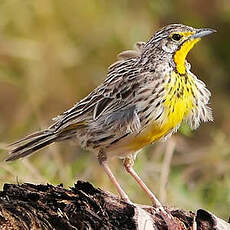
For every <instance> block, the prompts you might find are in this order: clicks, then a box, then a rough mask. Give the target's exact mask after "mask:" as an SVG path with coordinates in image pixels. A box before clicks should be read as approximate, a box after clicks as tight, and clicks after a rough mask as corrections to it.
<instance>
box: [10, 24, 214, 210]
mask: <svg viewBox="0 0 230 230" xmlns="http://www.w3.org/2000/svg"><path fill="white" fill-rule="evenodd" d="M214 32H216V30H214V29H210V28H199V29H196V28H193V27H191V26H186V25H182V24H170V25H167V26H164V27H163V28H161V29H159V30H158V31H156V32H155V33H154V34H153V35H152V37H151V38H150V39H149V40H148V41H147V42H137V43H136V48H135V50H128V51H123V52H122V53H120V54H119V55H118V61H117V62H115V63H114V64H112V65H111V66H110V67H109V68H108V72H107V76H106V78H105V80H104V82H103V83H101V84H100V85H99V86H98V87H97V88H95V89H94V90H93V91H92V92H91V93H89V95H88V96H86V97H85V98H83V99H82V100H80V101H79V102H77V103H76V104H75V105H74V106H73V107H72V108H70V109H68V110H67V111H65V112H64V113H62V114H60V115H58V116H57V117H56V118H54V119H53V120H54V121H53V123H52V124H51V125H50V126H49V127H48V128H47V129H44V130H41V131H38V132H35V133H33V134H31V135H28V136H26V137H25V138H23V139H21V140H19V141H16V142H14V143H12V144H10V149H9V156H8V158H7V159H6V161H13V160H16V159H19V158H22V157H25V156H28V155H30V154H32V153H34V152H35V151H37V150H39V149H42V148H43V147H45V146H47V145H50V144H52V143H54V142H60V141H65V140H74V141H75V142H76V143H77V144H78V145H80V146H81V147H82V148H84V149H86V150H89V151H91V152H93V153H95V155H96V158H97V160H98V162H99V164H100V165H101V166H102V167H103V169H104V171H105V173H106V174H107V175H108V177H109V179H110V180H111V182H112V183H113V184H114V186H115V188H116V190H117V192H118V193H119V195H120V198H121V199H122V200H124V201H127V202H130V200H129V197H128V195H127V194H126V192H125V191H124V190H123V188H122V187H121V186H120V184H119V182H118V181H117V179H116V177H115V176H114V174H113V173H112V171H111V169H110V167H109V163H108V162H109V160H110V159H112V158H114V157H118V158H121V159H122V160H123V165H124V167H125V169H126V171H127V172H128V173H129V174H130V175H131V176H132V177H133V178H134V179H135V180H136V182H137V183H138V184H139V185H140V187H141V188H142V189H143V190H144V191H145V192H146V194H147V196H148V197H149V198H150V199H151V201H152V203H153V205H154V206H156V207H161V206H162V204H161V202H160V201H159V200H158V199H157V197H156V196H155V194H154V193H153V192H152V191H151V190H150V189H149V188H148V187H147V185H145V183H144V182H143V181H142V179H141V178H140V177H139V176H138V174H137V173H136V172H135V171H134V169H133V165H134V161H135V158H136V156H137V153H138V152H139V151H140V150H141V149H142V148H144V147H145V146H147V145H149V144H152V143H155V142H158V141H161V140H166V139H167V138H169V137H170V136H171V135H172V134H173V133H175V132H176V131H177V130H178V128H179V127H180V125H181V123H182V122H185V123H187V124H188V125H189V126H190V127H191V129H196V128H198V126H199V125H200V123H201V122H208V121H212V120H213V116H212V110H211V108H210V107H209V104H210V102H209V101H210V96H211V93H210V91H209V90H208V89H207V88H206V85H205V83H204V82H203V81H201V80H199V79H198V78H197V76H196V75H195V74H193V73H192V72H191V64H190V63H189V62H188V61H187V60H186V58H187V54H188V53H189V51H190V50H191V49H192V48H193V46H194V45H195V44H196V43H197V42H199V41H200V40H201V38H202V37H204V36H206V35H209V34H212V33H214Z"/></svg>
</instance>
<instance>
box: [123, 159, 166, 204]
mask: <svg viewBox="0 0 230 230" xmlns="http://www.w3.org/2000/svg"><path fill="white" fill-rule="evenodd" d="M123 164H124V167H125V169H126V171H127V172H128V173H129V174H130V175H131V176H132V177H133V178H134V179H135V180H136V182H137V183H138V184H139V185H140V186H141V188H142V189H143V190H144V191H145V192H146V194H147V195H148V197H149V198H150V199H151V201H152V202H153V205H154V206H155V207H157V208H159V207H162V204H161V203H160V201H159V200H158V199H157V198H156V196H155V195H154V194H153V193H152V192H151V190H150V189H149V188H148V187H147V186H146V185H145V183H144V182H143V181H142V180H141V178H140V177H139V176H138V175H137V173H136V172H135V171H134V169H133V165H134V160H133V158H131V157H127V158H125V159H124V162H123Z"/></svg>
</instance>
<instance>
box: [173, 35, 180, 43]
mask: <svg viewBox="0 0 230 230" xmlns="http://www.w3.org/2000/svg"><path fill="white" fill-rule="evenodd" d="M181 38H182V36H181V35H180V34H173V36H172V39H173V40H174V41H180V39H181Z"/></svg>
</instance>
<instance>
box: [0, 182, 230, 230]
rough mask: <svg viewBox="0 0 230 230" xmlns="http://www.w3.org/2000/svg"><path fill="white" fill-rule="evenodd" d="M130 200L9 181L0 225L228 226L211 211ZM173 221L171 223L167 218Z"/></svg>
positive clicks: (86, 187) (83, 186) (87, 189)
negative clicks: (139, 203)
mask: <svg viewBox="0 0 230 230" xmlns="http://www.w3.org/2000/svg"><path fill="white" fill-rule="evenodd" d="M165 211H166V212H167V215H168V216H167V217H166V216H163V214H162V212H161V210H159V209H155V208H153V207H150V206H143V205H138V204H133V205H131V204H128V203H126V202H123V201H121V200H120V199H119V198H118V197H117V196H115V195H113V194H110V193H108V192H104V191H102V190H100V189H96V188H94V187H93V186H92V185H91V184H90V183H88V182H83V181H78V182H77V184H75V185H74V187H72V188H69V189H66V188H63V186H62V185H59V186H53V185H50V184H47V185H34V184H27V183H25V184H21V185H17V184H5V185H4V187H3V191H0V226H1V227H0V229H3V230H5V229H7V230H8V229H67V230H68V229H119V230H120V229H121V230H122V229H132V230H133V229H141V230H142V229H146V230H148V229H153V230H163V229H164V230H166V229H170V230H174V229H175V230H176V229H178V230H179V229H180V230H183V229H194V230H196V229H197V230H209V229H210V230H211V229H213V230H219V229H221V230H225V229H226V230H227V229H230V224H229V223H227V222H225V221H224V220H222V219H219V218H217V217H216V216H214V215H213V214H212V213H210V212H208V211H205V210H202V209H199V210H198V211H197V212H196V213H193V212H191V211H184V210H181V209H175V208H174V209H173V208H169V207H165ZM167 220H168V221H167Z"/></svg>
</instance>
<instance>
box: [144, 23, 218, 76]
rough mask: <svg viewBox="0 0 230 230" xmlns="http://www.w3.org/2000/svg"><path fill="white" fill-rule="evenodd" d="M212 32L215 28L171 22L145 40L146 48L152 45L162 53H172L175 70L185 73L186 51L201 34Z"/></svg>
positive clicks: (198, 39)
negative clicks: (194, 26)
mask: <svg viewBox="0 0 230 230" xmlns="http://www.w3.org/2000/svg"><path fill="white" fill-rule="evenodd" d="M213 32H216V30H213V29H209V28H202V29H195V28H193V27H190V26H185V25H181V24H171V25H168V26H165V27H163V28H162V29H160V30H159V31H157V32H156V33H155V34H154V35H153V37H152V38H151V39H150V40H149V42H147V44H146V48H147V49H148V47H151V46H152V47H154V49H155V48H157V49H161V51H162V53H166V54H172V57H173V61H174V63H175V66H176V69H177V71H178V72H179V73H180V74H185V58H186V56H187V54H188V52H189V51H190V50H191V49H192V48H193V46H194V45H195V44H196V43H197V42H198V41H200V39H201V38H202V37H203V36H206V35H209V34H211V33H213Z"/></svg>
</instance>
